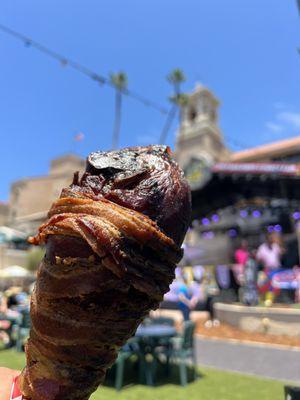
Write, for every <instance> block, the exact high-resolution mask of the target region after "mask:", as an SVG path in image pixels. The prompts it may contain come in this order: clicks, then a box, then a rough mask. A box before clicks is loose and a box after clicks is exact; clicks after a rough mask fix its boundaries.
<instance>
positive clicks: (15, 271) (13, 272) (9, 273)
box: [0, 265, 31, 278]
mask: <svg viewBox="0 0 300 400" xmlns="http://www.w3.org/2000/svg"><path fill="white" fill-rule="evenodd" d="M30 275H31V273H30V272H29V271H28V270H27V269H25V268H23V267H20V266H19V265H12V266H10V267H6V268H3V269H1V270H0V278H23V277H27V276H30Z"/></svg>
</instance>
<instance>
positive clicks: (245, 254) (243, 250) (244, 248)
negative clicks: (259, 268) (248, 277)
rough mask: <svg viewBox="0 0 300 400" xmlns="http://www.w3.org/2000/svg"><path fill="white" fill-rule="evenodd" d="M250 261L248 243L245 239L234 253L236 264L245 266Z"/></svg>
mask: <svg viewBox="0 0 300 400" xmlns="http://www.w3.org/2000/svg"><path fill="white" fill-rule="evenodd" d="M248 259H249V250H248V242H247V240H245V239H243V240H242V241H241V244H240V246H239V247H238V248H237V249H236V251H235V253H234V260H235V262H236V264H239V265H243V266H245V265H246V263H247V261H248Z"/></svg>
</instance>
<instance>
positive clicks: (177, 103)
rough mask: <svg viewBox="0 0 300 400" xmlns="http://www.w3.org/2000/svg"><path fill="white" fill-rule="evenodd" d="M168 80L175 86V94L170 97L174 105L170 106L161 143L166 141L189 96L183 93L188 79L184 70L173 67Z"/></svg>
mask: <svg viewBox="0 0 300 400" xmlns="http://www.w3.org/2000/svg"><path fill="white" fill-rule="evenodd" d="M167 80H168V82H169V83H170V84H171V85H172V86H173V91H174V94H173V95H172V96H171V97H170V98H169V100H170V101H171V103H172V105H171V107H170V110H169V112H168V115H167V118H166V121H165V124H164V127H163V130H162V132H161V135H160V140H159V142H160V143H161V144H163V143H165V141H166V139H167V136H168V133H169V130H170V128H171V126H172V124H173V121H174V119H175V117H176V114H177V111H178V109H180V108H181V107H182V106H183V105H185V104H186V103H187V96H186V95H185V94H183V93H181V84H182V83H183V82H185V80H186V78H185V75H184V73H183V71H182V70H181V69H179V68H175V69H173V71H171V72H170V73H169V74H168V75H167Z"/></svg>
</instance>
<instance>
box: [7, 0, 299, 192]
mask: <svg viewBox="0 0 300 400" xmlns="http://www.w3.org/2000/svg"><path fill="white" fill-rule="evenodd" d="M295 3H296V2H295V1H293V0H288V1H287V0H285V1H282V0H263V1H262V0H242V1H241V0H43V1H40V0H26V1H21V0H2V1H1V5H0V23H3V24H6V25H8V26H10V27H11V28H12V29H15V30H18V31H20V32H22V33H24V34H25V35H28V36H31V37H32V38H34V39H35V40H37V41H40V42H42V43H44V44H45V45H46V46H48V47H50V48H53V49H54V50H56V51H58V52H61V53H63V54H65V55H66V56H68V57H70V58H72V59H74V60H77V61H79V62H81V63H84V64H85V65H87V66H89V67H90V68H92V69H94V70H95V71H97V72H99V73H101V74H104V75H105V74H108V73H109V72H110V71H119V70H124V71H126V72H127V74H128V77H129V86H130V88H132V89H133V90H136V91H138V92H140V93H142V94H144V95H145V96H147V97H149V98H151V99H153V100H154V101H157V102H159V103H162V104H163V105H165V106H167V96H168V95H169V92H170V87H169V85H168V83H167V82H166V80H165V76H166V74H167V73H168V72H169V71H170V70H171V69H173V68H174V67H180V68H182V69H183V70H184V72H185V73H186V76H187V77H188V80H187V82H186V84H185V85H184V90H186V91H188V90H191V89H192V88H193V86H194V84H195V81H197V80H198V81H201V82H202V83H204V84H205V85H207V86H208V87H209V88H211V89H212V90H213V91H214V92H215V93H216V95H217V96H218V97H219V98H220V99H221V101H222V107H221V121H220V123H221V127H222V130H223V132H224V134H225V135H226V136H229V137H231V138H233V139H236V140H238V141H240V142H242V143H243V144H245V146H254V145H257V144H261V143H265V142H268V141H271V140H275V139H282V138H286V137H290V136H295V135H297V134H298V133H299V132H300V91H299V82H300V56H299V55H298V53H297V51H296V49H297V47H298V46H299V47H300V18H299V16H298V13H297V8H296V4H295ZM113 107H114V93H113V91H112V90H111V89H110V88H107V87H99V86H98V85H97V84H95V83H94V82H93V81H91V80H89V79H88V78H86V77H85V76H82V75H80V74H79V73H77V72H75V71H73V70H71V69H69V68H62V67H61V66H60V65H59V64H58V63H57V62H55V61H54V60H51V59H49V58H47V57H46V56H44V55H43V54H40V53H39V52H37V51H36V50H35V49H33V48H26V47H25V46H23V45H22V43H20V42H18V41H16V40H14V39H13V38H11V37H9V36H7V35H6V34H4V33H1V32H0V135H1V157H0V199H2V200H5V199H7V197H8V193H9V186H10V184H11V182H12V181H14V180H16V179H19V178H21V177H25V176H34V175H40V174H44V173H47V171H48V165H49V161H50V160H51V158H53V157H56V156H58V155H61V154H62V153H66V152H69V151H76V152H77V153H78V154H80V155H82V156H86V155H87V154H88V153H89V152H90V151H92V150H97V149H108V148H109V147H110V144H111V132H112V124H113V109H114V108H113ZM123 116H124V118H123V121H122V132H121V145H122V146H127V145H134V144H147V143H148V142H156V141H157V140H158V137H159V133H160V131H161V128H162V125H163V122H164V120H163V117H162V115H160V114H159V113H157V112H156V111H154V110H152V109H149V108H146V107H144V106H143V105H141V104H139V103H137V102H135V101H134V100H132V99H129V98H128V99H125V101H124V112H123ZM175 128H176V127H175V126H174V128H173V131H172V132H171V134H170V136H169V138H168V143H169V144H170V145H171V146H173V144H174V137H175ZM78 132H83V133H84V134H85V139H84V141H82V142H80V143H74V141H73V136H74V135H75V134H76V133H78ZM228 144H229V145H230V146H231V148H233V149H237V147H236V146H235V145H234V144H232V143H230V142H228Z"/></svg>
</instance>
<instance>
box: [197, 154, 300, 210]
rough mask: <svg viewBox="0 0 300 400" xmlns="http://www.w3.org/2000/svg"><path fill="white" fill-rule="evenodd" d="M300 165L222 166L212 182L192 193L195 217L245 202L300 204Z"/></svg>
mask: <svg viewBox="0 0 300 400" xmlns="http://www.w3.org/2000/svg"><path fill="white" fill-rule="evenodd" d="M299 183H300V164H286V163H279V162H277V163H219V164H216V165H215V166H213V168H212V169H211V171H210V179H209V180H208V181H207V183H206V184H205V185H204V186H201V185H199V188H197V186H196V185H195V183H194V187H195V188H194V190H193V191H192V198H193V218H199V217H200V218H201V217H202V216H205V215H208V214H210V213H212V212H214V211H216V210H218V209H221V208H225V207H227V206H230V205H234V204H236V203H238V202H239V201H241V200H248V199H252V198H258V197H259V198H262V199H265V200H267V201H270V202H271V201H274V200H276V201H284V202H286V203H288V205H290V204H291V203H298V202H300V185H299Z"/></svg>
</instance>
